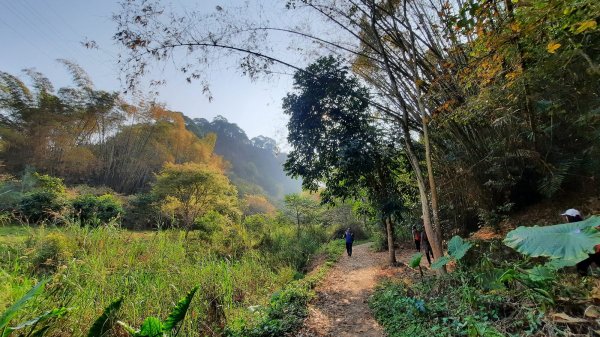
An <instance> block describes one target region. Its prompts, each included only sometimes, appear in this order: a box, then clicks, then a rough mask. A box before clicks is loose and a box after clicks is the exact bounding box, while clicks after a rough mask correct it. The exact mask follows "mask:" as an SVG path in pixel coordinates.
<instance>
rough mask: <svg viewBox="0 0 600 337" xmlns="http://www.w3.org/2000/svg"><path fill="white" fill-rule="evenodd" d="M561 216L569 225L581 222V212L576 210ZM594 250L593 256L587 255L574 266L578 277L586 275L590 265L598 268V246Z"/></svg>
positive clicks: (570, 210)
mask: <svg viewBox="0 0 600 337" xmlns="http://www.w3.org/2000/svg"><path fill="white" fill-rule="evenodd" d="M561 215H562V216H564V217H565V219H566V220H567V222H569V223H571V222H578V221H582V220H583V218H582V216H581V212H579V211H578V210H576V209H574V208H569V209H568V210H566V211H565V212H564V213H562V214H561ZM594 250H595V253H594V254H588V255H589V257H588V258H587V259H585V260H583V261H581V262H579V263H577V265H576V267H577V272H578V273H579V274H580V275H584V276H585V275H588V274H589V269H590V266H591V265H592V263H595V264H596V265H597V266H598V267H600V245H596V246H594Z"/></svg>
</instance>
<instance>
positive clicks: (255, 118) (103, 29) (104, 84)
mask: <svg viewBox="0 0 600 337" xmlns="http://www.w3.org/2000/svg"><path fill="white" fill-rule="evenodd" d="M254 1H258V2H261V1H263V0H254ZM264 1H267V0H264ZM175 2H176V4H178V5H184V6H193V7H195V6H199V7H201V8H204V7H206V9H207V10H213V9H214V7H215V5H214V4H215V3H217V2H216V1H214V0H199V1H188V0H176V1H175ZM221 2H224V3H227V2H228V1H227V0H224V1H221ZM230 2H232V3H236V2H240V1H236V0H231V1H230ZM188 3H189V4H191V5H188ZM279 3H283V1H279ZM118 9H119V7H118V3H117V0H93V1H92V0H0V45H1V46H2V51H1V52H0V70H1V71H6V72H9V73H11V74H14V75H17V76H19V77H21V78H22V79H25V77H24V76H22V74H21V70H22V69H24V68H35V69H36V70H38V71H40V72H42V73H43V74H45V75H46V76H47V77H48V78H49V79H50V80H51V81H52V83H54V85H55V87H56V88H58V87H61V86H65V85H69V83H70V80H69V78H70V77H69V74H68V72H67V71H66V69H65V68H64V67H62V66H61V64H60V63H58V62H56V59H59V58H64V59H69V60H72V61H75V62H76V63H77V64H79V65H80V66H82V67H83V68H84V69H85V70H86V71H87V72H88V73H89V75H90V77H91V78H92V80H93V81H94V83H95V85H96V87H97V88H99V89H104V90H109V91H112V90H120V88H121V87H120V85H121V84H120V82H119V80H118V77H119V73H118V67H117V64H116V61H117V55H118V53H119V51H120V49H119V47H118V46H116V45H115V44H114V42H113V41H112V40H111V37H112V34H114V32H115V23H114V22H113V21H112V19H111V16H112V14H113V13H114V12H116V11H117V10H118ZM86 39H89V40H94V41H96V42H97V43H98V44H99V46H100V49H99V50H88V49H86V48H84V47H83V46H82V45H81V42H82V41H84V40H86ZM215 69H217V70H216V71H215V73H214V74H211V76H210V79H211V85H212V86H211V90H212V93H213V96H214V100H213V101H212V102H211V103H209V102H208V100H207V98H206V97H205V96H203V95H202V92H201V87H200V84H199V83H192V84H188V83H187V82H186V81H185V79H184V76H183V75H182V74H180V73H177V72H175V71H173V70H172V69H171V67H169V66H165V67H164V70H161V74H158V75H159V76H164V77H165V78H166V79H167V85H166V86H165V87H161V88H159V90H160V96H159V98H158V100H159V101H161V102H164V103H166V104H167V107H168V108H169V109H171V110H175V111H181V112H183V113H185V114H186V115H188V116H190V117H203V118H207V119H209V120H211V119H212V118H213V117H214V116H216V115H223V116H225V117H226V118H227V119H229V121H230V122H233V123H237V124H238V125H239V126H240V127H241V128H242V129H244V130H245V131H246V133H247V134H248V136H249V137H250V138H252V137H255V136H258V135H265V136H269V137H272V138H274V139H275V140H277V141H278V142H283V141H284V139H285V134H286V131H285V124H286V120H285V116H284V115H283V114H282V112H281V99H282V97H283V96H284V95H285V93H286V92H288V91H289V90H290V89H291V77H290V76H286V75H283V76H279V77H277V78H272V79H269V81H268V82H266V81H258V82H251V81H250V80H249V79H247V78H244V77H242V76H241V75H240V74H239V71H237V72H236V70H235V69H231V68H227V67H223V66H218V65H216V67H215Z"/></svg>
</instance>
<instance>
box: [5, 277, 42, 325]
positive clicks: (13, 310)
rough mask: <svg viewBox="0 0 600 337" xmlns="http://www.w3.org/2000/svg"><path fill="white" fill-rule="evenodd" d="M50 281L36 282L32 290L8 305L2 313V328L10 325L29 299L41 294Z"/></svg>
mask: <svg viewBox="0 0 600 337" xmlns="http://www.w3.org/2000/svg"><path fill="white" fill-rule="evenodd" d="M47 282H48V281H47V280H45V281H41V282H39V283H38V284H36V285H35V286H34V287H33V288H31V290H29V291H28V292H27V293H26V294H25V295H24V296H23V297H21V298H20V299H19V300H18V301H17V302H15V303H14V304H13V305H11V306H10V307H8V309H6V310H5V311H4V312H3V313H2V315H0V329H2V331H4V329H6V327H7V326H8V323H9V322H10V320H11V319H12V318H13V317H14V316H15V315H16V314H17V311H19V309H21V308H22V307H23V306H24V305H25V304H26V303H27V302H28V301H29V300H31V299H32V298H34V297H36V296H37V295H39V294H40V293H41V292H42V291H44V286H45V285H46V283H47Z"/></svg>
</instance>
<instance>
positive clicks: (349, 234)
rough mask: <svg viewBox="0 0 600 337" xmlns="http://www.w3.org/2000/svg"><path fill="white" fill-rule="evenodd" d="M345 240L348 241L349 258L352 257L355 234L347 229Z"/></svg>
mask: <svg viewBox="0 0 600 337" xmlns="http://www.w3.org/2000/svg"><path fill="white" fill-rule="evenodd" d="M344 239H346V252H347V253H348V256H352V243H353V242H354V233H352V231H350V228H348V229H346V232H345V233H344Z"/></svg>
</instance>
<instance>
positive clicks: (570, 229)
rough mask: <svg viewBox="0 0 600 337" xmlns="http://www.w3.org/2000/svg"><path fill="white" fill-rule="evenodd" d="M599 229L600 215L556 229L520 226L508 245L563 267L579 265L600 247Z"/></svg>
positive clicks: (507, 238) (508, 239)
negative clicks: (597, 228)
mask: <svg viewBox="0 0 600 337" xmlns="http://www.w3.org/2000/svg"><path fill="white" fill-rule="evenodd" d="M597 226H600V216H592V217H590V218H588V219H586V220H584V221H579V222H573V223H566V224H560V225H554V226H545V227H538V226H534V227H519V228H517V229H515V230H512V231H510V232H509V233H508V234H507V235H506V238H505V239H504V243H505V244H506V245H507V246H509V247H511V248H514V249H516V250H517V251H518V252H520V253H522V254H525V255H528V256H532V257H536V256H544V257H548V258H550V259H551V260H558V261H560V262H561V264H562V265H563V266H567V265H575V264H576V263H577V262H579V261H581V260H584V259H586V258H587V257H588V253H593V247H594V245H597V244H600V232H598V231H597V230H596V229H595V227H597Z"/></svg>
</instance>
